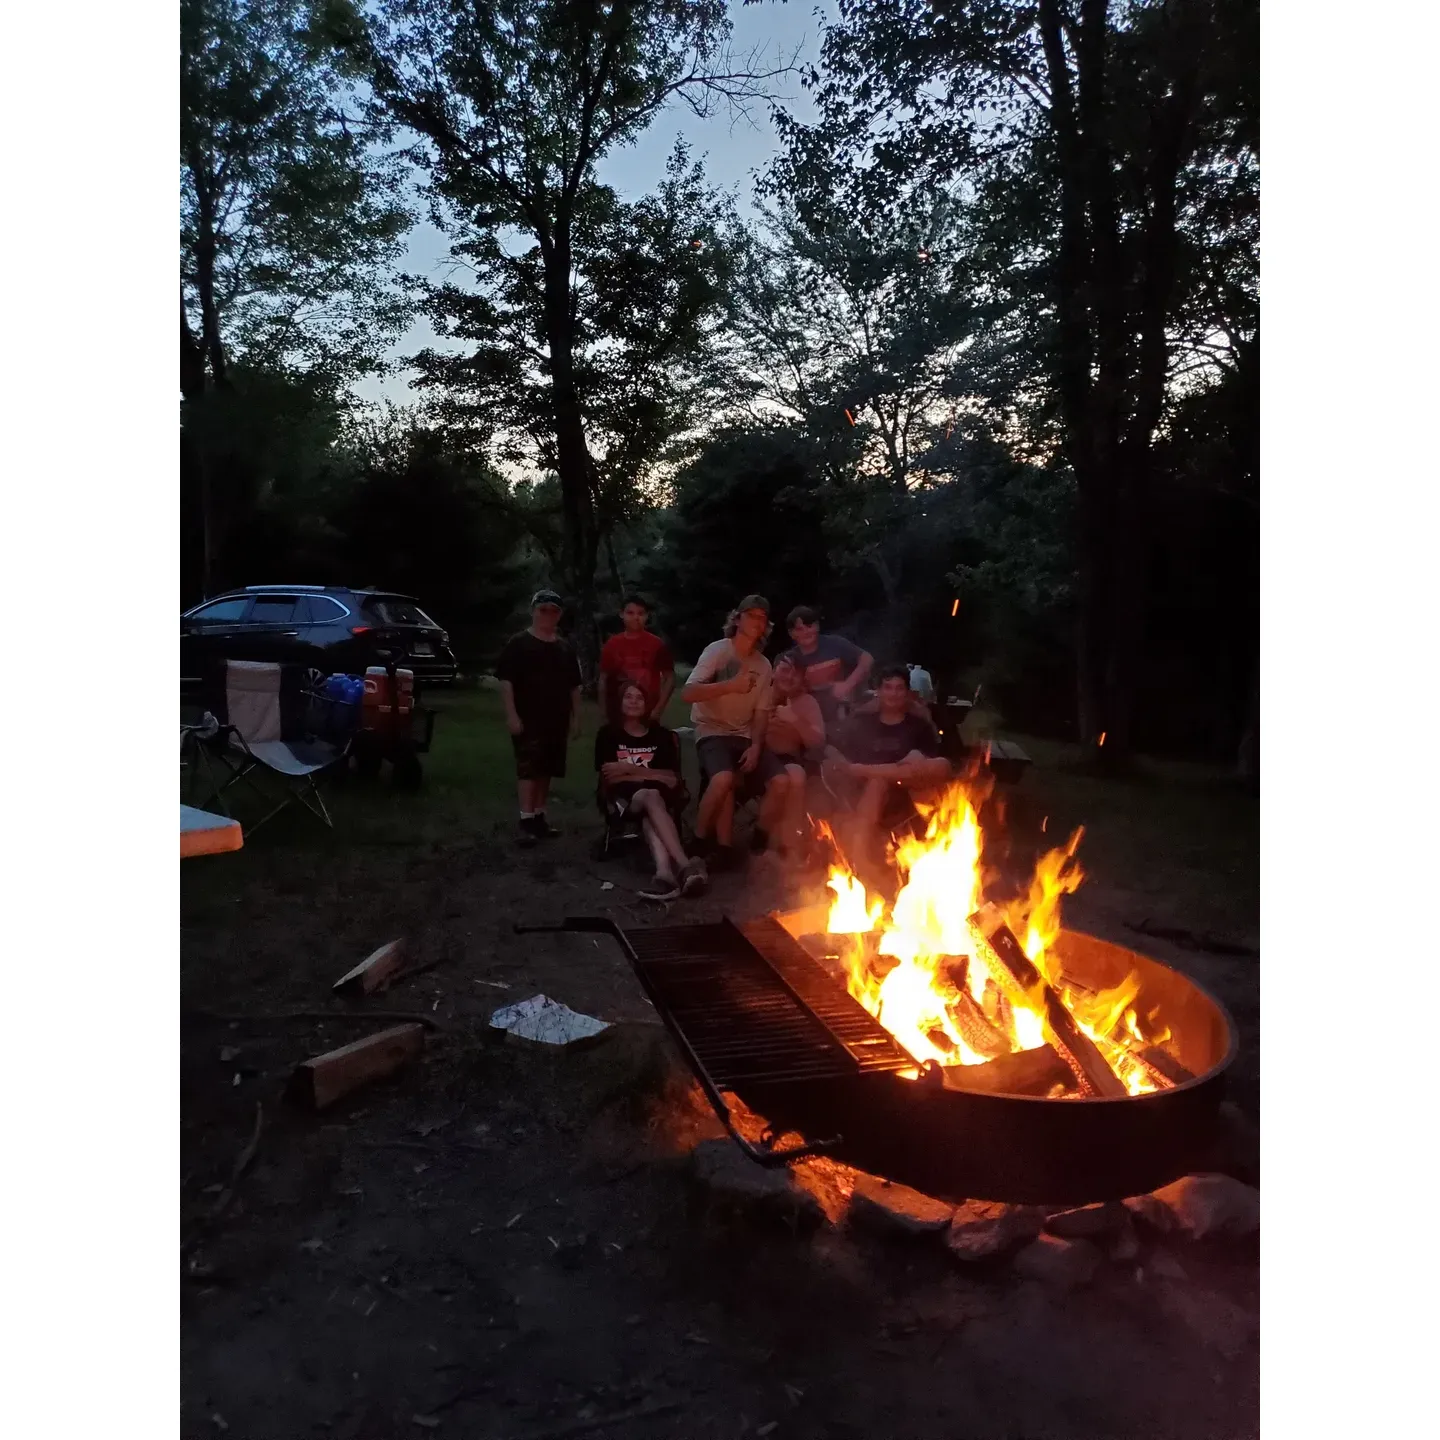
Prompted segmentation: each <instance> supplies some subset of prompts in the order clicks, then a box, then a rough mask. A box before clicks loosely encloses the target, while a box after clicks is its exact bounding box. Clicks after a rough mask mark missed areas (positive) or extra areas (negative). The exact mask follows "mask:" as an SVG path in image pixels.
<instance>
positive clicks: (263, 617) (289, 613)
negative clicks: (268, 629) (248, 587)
mask: <svg viewBox="0 0 1440 1440" xmlns="http://www.w3.org/2000/svg"><path fill="white" fill-rule="evenodd" d="M299 601H300V597H299V596H296V595H257V596H256V597H255V608H254V609H253V610H252V611H251V612H250V623H251V624H252V625H285V624H289V623H291V622H292V621H293V620H294V619H295V607H296V605H297V604H298V603H299Z"/></svg>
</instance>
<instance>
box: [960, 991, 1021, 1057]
mask: <svg viewBox="0 0 1440 1440" xmlns="http://www.w3.org/2000/svg"><path fill="white" fill-rule="evenodd" d="M996 993H997V994H998V993H999V992H998V991H997V992H996ZM946 1009H947V1010H948V1011H949V1013H950V1019H951V1021H952V1022H953V1023H954V1026H955V1028H956V1029H957V1030H958V1031H959V1032H960V1038H961V1039H962V1040H963V1041H964V1042H965V1043H966V1044H967V1045H968V1046H969V1047H970V1048H971V1049H972V1050H973V1051H974V1052H975V1053H976V1054H977V1055H983V1056H984V1057H985V1058H986V1059H987V1060H994V1059H995V1058H996V1057H997V1056H1000V1055H1008V1054H1009V1053H1010V1050H1011V1044H1010V1037H1009V1035H1008V1034H1006V1032H1005V1031H1004V1030H1003V1029H1001V1028H1000V1027H999V1026H998V1025H992V1024H991V1023H990V1021H989V1019H988V1018H987V1017H986V1014H985V1012H984V1010H982V1009H981V1008H980V1006H979V1005H978V1004H977V1003H976V1001H975V997H974V996H973V995H971V993H970V992H969V991H968V990H961V991H960V992H959V994H957V995H956V996H955V998H954V999H953V1000H951V1001H949V1002H948V1004H947V1005H946ZM970 1068H971V1069H973V1068H974V1067H973V1066H971V1067H970Z"/></svg>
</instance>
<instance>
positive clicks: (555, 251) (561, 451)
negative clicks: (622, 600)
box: [541, 224, 599, 629]
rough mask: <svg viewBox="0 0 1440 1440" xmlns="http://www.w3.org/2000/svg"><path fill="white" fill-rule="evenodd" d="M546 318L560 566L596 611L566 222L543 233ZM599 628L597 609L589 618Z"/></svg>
mask: <svg viewBox="0 0 1440 1440" xmlns="http://www.w3.org/2000/svg"><path fill="white" fill-rule="evenodd" d="M541 248H542V251H543V253H544V257H545V322H546V332H547V334H546V340H547V343H548V346H549V350H550V395H551V403H552V405H553V411H554V422H555V469H556V473H557V475H558V476H559V480H560V568H561V572H562V576H563V580H564V584H565V586H566V588H567V589H568V590H569V591H570V592H571V595H572V597H573V598H574V600H575V602H576V603H577V604H584V605H587V606H589V608H590V610H591V611H592V612H593V608H594V596H595V561H596V555H597V550H598V543H599V535H598V533H597V530H596V524H595V502H594V493H595V487H594V475H593V470H594V461H593V460H592V459H591V456H590V449H589V446H588V445H587V444H586V441H585V420H584V415H583V413H582V411H581V407H580V396H579V392H578V391H577V389H576V386H575V330H574V321H573V318H572V315H571V310H570V236H569V228H568V225H566V224H561V225H557V227H556V230H555V233H554V235H553V237H548V238H543V239H542V243H541ZM587 624H588V626H589V628H590V629H593V628H594V620H593V613H592V617H591V618H590V619H589V620H588V621H587Z"/></svg>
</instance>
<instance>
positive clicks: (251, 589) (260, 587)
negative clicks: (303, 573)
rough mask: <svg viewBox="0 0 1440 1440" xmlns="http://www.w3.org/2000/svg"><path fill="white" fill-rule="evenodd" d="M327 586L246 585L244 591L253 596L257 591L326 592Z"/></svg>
mask: <svg viewBox="0 0 1440 1440" xmlns="http://www.w3.org/2000/svg"><path fill="white" fill-rule="evenodd" d="M330 588H331V587H330V586H328V585H247V586H246V587H245V589H246V591H247V592H248V593H250V594H254V593H255V592H256V591H257V590H328V589H330Z"/></svg>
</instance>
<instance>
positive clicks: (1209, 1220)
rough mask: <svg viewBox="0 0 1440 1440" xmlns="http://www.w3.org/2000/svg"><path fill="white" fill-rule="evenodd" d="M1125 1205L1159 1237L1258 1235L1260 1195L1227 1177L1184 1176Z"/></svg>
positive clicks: (1195, 1238)
mask: <svg viewBox="0 0 1440 1440" xmlns="http://www.w3.org/2000/svg"><path fill="white" fill-rule="evenodd" d="M1125 1204H1126V1206H1127V1207H1128V1208H1129V1210H1130V1211H1131V1213H1132V1214H1133V1215H1135V1217H1136V1218H1137V1219H1139V1220H1143V1221H1144V1222H1145V1223H1146V1224H1147V1225H1149V1226H1151V1227H1152V1228H1153V1229H1155V1230H1158V1231H1160V1233H1161V1234H1162V1235H1170V1234H1179V1235H1183V1236H1184V1237H1185V1238H1186V1239H1189V1240H1244V1239H1247V1238H1249V1237H1251V1236H1253V1235H1258V1234H1259V1233H1260V1192H1259V1191H1258V1190H1256V1189H1254V1188H1253V1187H1252V1186H1249V1185H1246V1184H1243V1183H1242V1182H1241V1181H1239V1180H1236V1179H1234V1178H1232V1177H1231V1176H1229V1175H1186V1176H1185V1177H1184V1178H1183V1179H1180V1180H1176V1181H1174V1182H1173V1183H1172V1184H1170V1185H1165V1186H1162V1187H1161V1188H1160V1189H1159V1190H1156V1191H1154V1192H1153V1193H1152V1194H1149V1195H1136V1196H1134V1197H1132V1198H1131V1199H1129V1200H1127V1201H1126V1202H1125Z"/></svg>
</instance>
